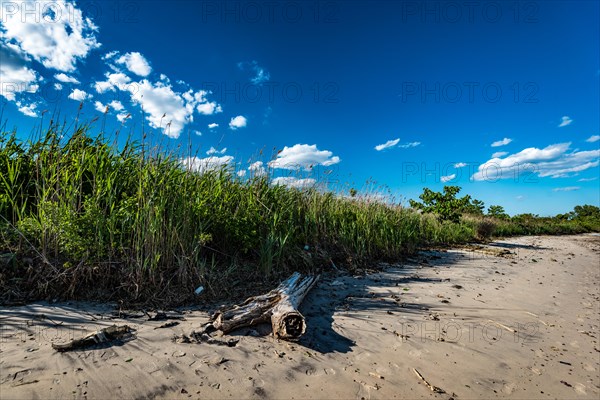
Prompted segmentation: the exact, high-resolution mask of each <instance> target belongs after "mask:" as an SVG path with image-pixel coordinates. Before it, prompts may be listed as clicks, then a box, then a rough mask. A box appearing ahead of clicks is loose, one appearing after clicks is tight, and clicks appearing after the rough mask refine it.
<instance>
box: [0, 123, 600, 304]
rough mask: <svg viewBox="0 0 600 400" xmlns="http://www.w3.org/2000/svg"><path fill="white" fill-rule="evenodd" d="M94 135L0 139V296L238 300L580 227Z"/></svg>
mask: <svg viewBox="0 0 600 400" xmlns="http://www.w3.org/2000/svg"><path fill="white" fill-rule="evenodd" d="M90 133H91V127H90V126H89V125H83V126H78V127H76V128H75V131H74V132H73V133H72V134H69V135H67V134H66V133H65V131H64V127H60V126H58V125H56V124H51V125H50V127H49V128H48V129H47V130H46V131H45V132H44V134H43V136H41V137H40V138H38V139H36V140H32V141H29V142H20V141H18V140H17V139H16V133H15V132H10V133H7V132H4V133H0V177H1V178H0V253H2V254H9V255H16V262H14V261H12V260H13V259H14V258H13V257H4V258H1V257H0V290H1V292H2V293H3V298H2V299H3V300H4V301H10V300H15V299H33V298H46V297H52V298H54V297H60V298H101V299H105V300H116V299H121V300H126V301H130V302H154V303H156V304H157V305H158V304H160V305H164V304H167V303H168V304H177V303H182V302H188V301H190V300H191V299H192V296H193V290H194V288H196V287H197V286H199V285H204V286H205V287H207V289H208V291H207V292H208V293H209V294H212V295H214V296H235V295H236V292H235V291H236V288H244V287H246V286H245V285H244V283H249V282H265V281H268V280H269V279H271V280H274V279H276V278H278V277H279V276H281V275H283V274H286V273H288V272H289V271H291V270H300V271H304V272H307V271H315V270H319V269H323V268H328V267H329V266H330V265H331V263H332V262H334V263H335V264H336V265H337V266H338V267H347V268H357V267H361V266H366V265H369V263H372V262H374V261H378V260H382V261H383V260H397V259H398V258H399V257H401V256H403V255H406V254H410V253H413V252H415V251H416V250H417V249H418V248H419V247H424V246H435V245H441V244H455V243H464V242H468V241H472V240H475V239H486V238H489V237H491V236H492V235H513V234H529V233H533V234H539V233H566V232H569V233H570V232H578V231H581V229H582V228H581V226H580V225H577V224H576V223H573V222H569V221H565V222H562V223H554V222H553V221H545V220H543V221H540V220H539V219H535V218H534V219H532V220H529V219H523V220H522V221H517V222H515V221H504V220H497V219H493V218H492V219H489V218H488V219H477V218H475V219H473V218H471V219H469V218H468V217H465V218H462V219H461V220H460V221H458V222H456V221H441V220H440V219H439V218H437V217H436V216H435V215H434V214H422V213H421V212H417V211H414V210H412V209H407V208H403V207H401V206H399V205H395V204H393V203H386V202H381V201H377V200H376V199H374V198H371V197H360V196H358V197H343V196H340V195H337V194H335V193H332V192H328V191H324V190H319V189H317V188H310V189H305V190H298V189H289V188H286V187H284V186H276V185H272V184H271V183H270V180H269V178H268V177H267V176H260V175H257V176H252V177H250V178H249V179H240V178H238V177H237V176H236V175H235V174H234V173H233V172H232V171H230V170H228V169H226V168H224V169H219V170H211V171H204V172H202V173H200V172H196V171H194V170H191V169H190V168H186V166H185V165H183V164H182V162H181V159H180V157H177V156H176V155H173V154H163V153H160V152H158V151H157V152H156V153H155V154H154V155H152V156H149V155H148V152H147V151H145V150H146V149H144V147H143V146H142V144H140V143H136V142H133V141H127V142H126V143H125V144H124V145H123V146H121V147H119V148H117V147H116V146H114V145H112V144H111V140H109V139H108V138H105V137H104V136H102V135H100V136H92V135H90ZM586 229H587V227H586ZM590 229H591V228H590ZM4 259H10V260H11V262H10V265H9V264H6V265H4V264H2V263H3V261H2V260H4ZM240 290H241V289H240ZM238 295H239V294H238Z"/></svg>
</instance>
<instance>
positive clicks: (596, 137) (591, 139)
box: [585, 135, 600, 143]
mask: <svg viewBox="0 0 600 400" xmlns="http://www.w3.org/2000/svg"><path fill="white" fill-rule="evenodd" d="M598 140H600V135H592V136H590V137H589V138H587V139H585V141H586V142H588V143H595V142H597V141H598Z"/></svg>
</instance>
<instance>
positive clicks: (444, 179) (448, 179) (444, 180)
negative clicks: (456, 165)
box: [440, 174, 456, 183]
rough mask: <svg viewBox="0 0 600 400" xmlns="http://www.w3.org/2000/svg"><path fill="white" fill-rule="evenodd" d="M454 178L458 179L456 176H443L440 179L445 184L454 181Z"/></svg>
mask: <svg viewBox="0 0 600 400" xmlns="http://www.w3.org/2000/svg"><path fill="white" fill-rule="evenodd" d="M454 178H456V174H451V175H446V176H442V177H441V178H440V180H441V181H442V182H444V183H446V182H449V181H451V180H453V179H454Z"/></svg>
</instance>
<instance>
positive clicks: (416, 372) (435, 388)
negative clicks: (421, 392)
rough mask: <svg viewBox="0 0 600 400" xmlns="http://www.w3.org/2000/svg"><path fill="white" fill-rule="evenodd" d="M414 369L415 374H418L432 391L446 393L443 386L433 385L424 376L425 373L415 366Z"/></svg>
mask: <svg viewBox="0 0 600 400" xmlns="http://www.w3.org/2000/svg"><path fill="white" fill-rule="evenodd" d="M412 370H413V372H414V373H415V374H416V375H417V376H418V377H419V379H421V380H422V381H423V382H424V383H425V385H426V386H427V387H428V388H429V389H431V391H432V392H434V393H446V392H445V391H444V389H442V388H439V387H437V386H433V385H432V384H431V383H429V382H427V380H425V378H423V375H421V374H420V373H419V371H417V370H416V369H415V368H413V369H412Z"/></svg>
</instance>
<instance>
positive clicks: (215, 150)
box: [206, 146, 227, 156]
mask: <svg viewBox="0 0 600 400" xmlns="http://www.w3.org/2000/svg"><path fill="white" fill-rule="evenodd" d="M226 152H227V147H225V148H223V149H222V150H217V149H215V148H214V147H212V146H211V147H210V149H209V150H208V151H207V152H206V154H208V155H209V156H210V155H213V154H225V153H226Z"/></svg>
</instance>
